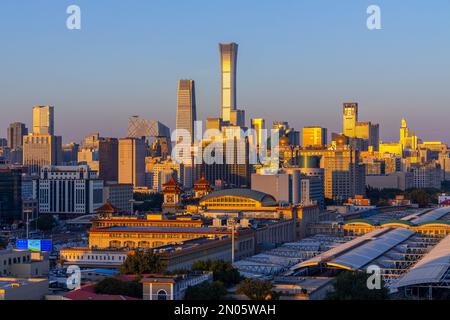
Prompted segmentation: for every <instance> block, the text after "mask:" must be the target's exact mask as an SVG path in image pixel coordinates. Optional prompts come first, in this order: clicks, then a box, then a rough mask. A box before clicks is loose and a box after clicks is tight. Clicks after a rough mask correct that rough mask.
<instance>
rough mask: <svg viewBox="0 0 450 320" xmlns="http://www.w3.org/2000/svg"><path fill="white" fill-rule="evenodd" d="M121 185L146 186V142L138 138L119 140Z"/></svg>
mask: <svg viewBox="0 0 450 320" xmlns="http://www.w3.org/2000/svg"><path fill="white" fill-rule="evenodd" d="M119 183H125V184H127V183H131V184H133V185H134V186H135V187H143V186H145V141H144V140H143V139H138V138H124V139H120V140H119Z"/></svg>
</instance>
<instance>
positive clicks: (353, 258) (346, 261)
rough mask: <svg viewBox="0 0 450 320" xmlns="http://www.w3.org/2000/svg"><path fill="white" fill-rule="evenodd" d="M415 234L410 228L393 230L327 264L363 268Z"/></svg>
mask: <svg viewBox="0 0 450 320" xmlns="http://www.w3.org/2000/svg"><path fill="white" fill-rule="evenodd" d="M414 234H415V232H414V231H412V230H408V229H394V230H391V231H389V232H387V233H385V234H383V235H382V236H381V237H379V238H375V239H373V240H372V241H368V242H366V243H364V244H362V245H361V246H359V247H357V248H355V249H353V250H350V251H349V252H347V253H344V254H343V255H341V256H339V257H337V258H336V259H333V260H331V261H329V262H327V265H328V266H332V267H338V268H342V269H348V270H358V269H361V268H362V267H364V266H366V265H368V264H370V263H371V262H372V261H374V260H376V259H377V258H378V257H380V256H382V255H383V254H385V253H386V252H388V251H390V250H392V249H393V248H395V247H396V246H398V245H399V244H401V243H402V242H404V241H406V240H408V239H409V238H410V237H412V236H413V235H414Z"/></svg>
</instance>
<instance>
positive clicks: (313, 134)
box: [302, 126, 328, 148]
mask: <svg viewBox="0 0 450 320" xmlns="http://www.w3.org/2000/svg"><path fill="white" fill-rule="evenodd" d="M327 142H328V141H327V129H326V128H322V127H317V126H310V127H304V128H303V130H302V146H303V147H305V148H307V147H315V148H316V147H319V148H320V147H324V146H325V145H326V144H327Z"/></svg>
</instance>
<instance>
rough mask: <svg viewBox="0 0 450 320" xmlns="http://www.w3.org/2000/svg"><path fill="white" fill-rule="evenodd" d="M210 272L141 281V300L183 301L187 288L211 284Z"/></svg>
mask: <svg viewBox="0 0 450 320" xmlns="http://www.w3.org/2000/svg"><path fill="white" fill-rule="evenodd" d="M212 281H213V274H212V272H202V273H192V274H185V275H181V276H178V275H177V276H163V275H155V276H149V277H145V278H144V279H142V280H141V282H142V284H143V300H183V299H184V295H185V294H186V290H187V288H188V287H192V286H196V285H199V284H201V283H203V282H212Z"/></svg>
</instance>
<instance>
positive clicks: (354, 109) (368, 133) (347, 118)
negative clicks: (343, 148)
mask: <svg viewBox="0 0 450 320" xmlns="http://www.w3.org/2000/svg"><path fill="white" fill-rule="evenodd" d="M342 131H343V132H342V133H343V134H344V135H345V136H347V137H349V138H350V144H352V145H358V146H359V148H358V149H359V150H360V151H367V150H368V148H369V146H371V147H372V148H373V150H375V151H378V150H379V144H380V126H379V125H378V124H374V123H371V122H370V121H361V122H360V121H358V104H357V103H344V107H343V112H342ZM352 139H362V141H359V142H358V141H355V140H352Z"/></svg>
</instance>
